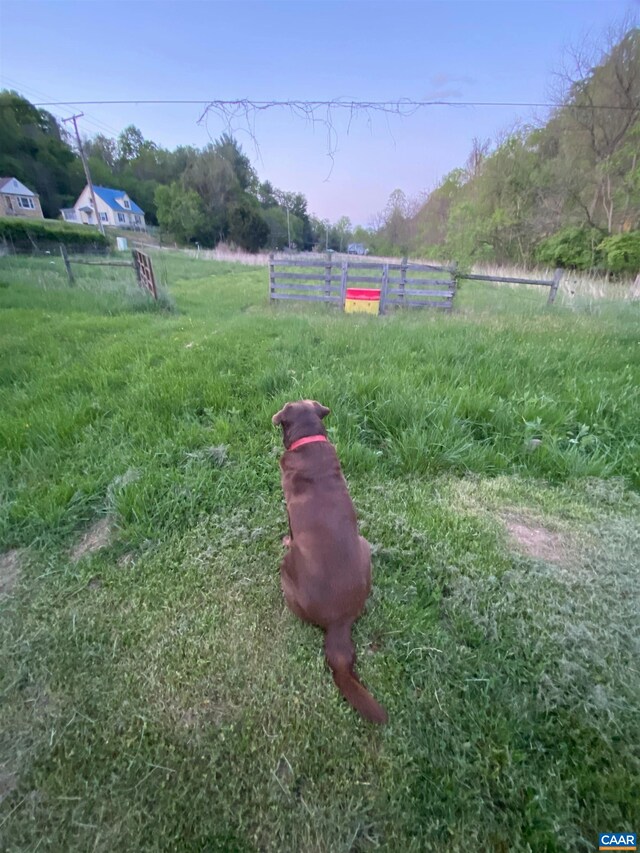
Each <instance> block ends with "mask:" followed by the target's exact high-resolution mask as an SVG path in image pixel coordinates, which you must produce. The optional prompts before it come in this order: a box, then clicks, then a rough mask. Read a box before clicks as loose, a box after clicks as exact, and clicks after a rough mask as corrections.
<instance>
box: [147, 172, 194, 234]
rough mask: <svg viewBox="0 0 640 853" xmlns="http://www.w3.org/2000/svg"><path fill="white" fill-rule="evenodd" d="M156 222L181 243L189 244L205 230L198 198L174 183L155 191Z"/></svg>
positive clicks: (190, 191) (192, 192)
mask: <svg viewBox="0 0 640 853" xmlns="http://www.w3.org/2000/svg"><path fill="white" fill-rule="evenodd" d="M155 201H156V205H157V210H158V222H159V223H160V225H161V227H162V228H163V229H164V230H166V231H168V232H170V233H171V234H173V235H174V236H175V238H176V239H177V240H180V241H181V242H185V243H189V242H191V241H193V240H196V239H197V238H198V237H199V236H201V235H202V234H203V232H204V230H205V225H206V219H205V212H204V208H203V204H202V200H201V199H200V196H199V195H198V194H197V193H196V192H194V191H193V190H188V189H184V188H183V187H182V186H181V185H180V184H179V183H177V182H174V183H173V184H171V185H170V186H168V187H163V186H160V187H158V188H157V189H156V198H155Z"/></svg>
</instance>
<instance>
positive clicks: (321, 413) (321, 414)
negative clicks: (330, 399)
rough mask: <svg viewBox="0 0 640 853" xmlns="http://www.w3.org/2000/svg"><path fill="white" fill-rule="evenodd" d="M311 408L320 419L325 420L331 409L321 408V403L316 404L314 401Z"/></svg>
mask: <svg viewBox="0 0 640 853" xmlns="http://www.w3.org/2000/svg"><path fill="white" fill-rule="evenodd" d="M313 408H314V410H315V413H316V414H317V415H318V417H320V418H326V417H327V415H330V414H331V409H327V407H326V406H323V405H322V403H318V402H316V401H315V400H314V401H313Z"/></svg>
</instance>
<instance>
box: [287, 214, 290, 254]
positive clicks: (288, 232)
mask: <svg viewBox="0 0 640 853" xmlns="http://www.w3.org/2000/svg"><path fill="white" fill-rule="evenodd" d="M287 239H288V242H289V248H291V228H290V226H289V208H287Z"/></svg>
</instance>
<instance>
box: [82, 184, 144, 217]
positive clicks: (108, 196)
mask: <svg viewBox="0 0 640 853" xmlns="http://www.w3.org/2000/svg"><path fill="white" fill-rule="evenodd" d="M93 189H94V192H95V194H96V195H98V196H100V198H101V199H102V201H104V202H105V204H108V205H109V207H110V208H111V209H112V210H124V211H130V212H131V213H142V215H143V216H144V210H142V208H141V207H138V205H137V204H136V203H135V201H134V200H133V199H132V198H130V199H129V203H130V204H131V207H130V208H128V207H125V206H124V205H122V204H120V202H119V201H118V199H119V198H122V196H123V195H126V193H125V191H124V190H114V189H112V188H111V187H98V186H96V185H95V184H94V185H93Z"/></svg>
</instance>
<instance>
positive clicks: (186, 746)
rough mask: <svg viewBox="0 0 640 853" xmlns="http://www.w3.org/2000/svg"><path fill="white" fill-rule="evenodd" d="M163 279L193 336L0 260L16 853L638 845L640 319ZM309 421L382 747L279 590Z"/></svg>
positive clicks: (3, 511) (176, 275) (1, 776)
mask: <svg viewBox="0 0 640 853" xmlns="http://www.w3.org/2000/svg"><path fill="white" fill-rule="evenodd" d="M154 260H155V263H156V270H157V273H158V276H159V277H160V279H161V281H163V283H164V285H165V287H166V288H167V290H168V291H169V293H170V297H171V300H172V303H173V306H174V307H173V308H172V310H167V309H166V308H159V307H157V306H154V305H152V304H151V301H150V300H149V301H147V302H146V303H142V302H140V301H139V300H140V298H141V297H144V296H145V295H144V294H143V293H141V292H140V293H139V292H138V291H137V290H135V289H131V288H130V287H129V285H128V284H127V282H126V281H125V280H124V279H122V280H121V279H119V278H116V277H114V278H113V279H110V278H109V275H105V274H103V273H99V272H98V271H97V270H93V269H92V268H85V269H86V270H87V271H88V272H87V273H86V274H84V273H83V274H82V276H79V281H78V285H77V286H76V287H75V288H69V287H68V285H67V283H66V282H65V279H64V271H63V269H62V268H61V267H58V266H56V264H58V261H57V259H56V260H55V263H54V264H53V265H51V264H49V263H48V261H42V260H38V261H33V260H16V259H6V258H5V259H0V281H2V282H4V283H5V284H6V287H2V288H0V312H1V313H0V322H1V323H2V337H1V344H0V346H1V347H2V358H1V360H0V389H1V393H2V401H3V404H2V407H1V408H0V443H1V444H2V447H3V449H4V450H5V454H4V456H3V459H2V461H1V462H0V496H1V501H0V538H1V540H2V543H3V544H2V546H1V547H0V554H2V553H4V554H5V555H6V553H7V552H8V551H11V553H12V554H13V553H14V549H17V552H18V554H19V564H20V572H19V580H18V583H17V585H16V586H15V588H14V589H13V591H12V592H11V594H10V595H8V597H6V598H5V600H4V604H2V605H0V606H2V607H3V613H2V618H1V619H0V642H1V646H0V648H2V656H3V657H2V662H3V665H2V666H0V691H1V693H0V695H2V699H3V705H2V709H1V710H0V715H2V716H1V725H0V732H2V734H1V735H0V738H1V739H0V792H2V791H3V790H4V791H6V796H5V798H4V800H3V801H2V803H1V804H0V825H1V829H2V832H3V833H4V837H5V839H6V841H5V844H6V846H7V849H10V850H35V849H36V848H37V849H40V850H47V849H51V850H70V851H75V850H78V851H80V850H87V849H89V850H97V851H99V850H115V849H118V850H136V851H142V850H165V849H166V850H173V849H180V850H194V851H196V850H198V851H200V850H274V851H276V850H277V851H300V850H305V851H306V850H309V851H311V850H319V851H320V850H322V851H324V850H326V851H342V850H344V851H347V850H358V851H365V850H373V849H385V850H392V849H402V850H408V851H413V850H415V851H422V850H429V849H436V847H438V848H440V847H443V846H446V847H448V848H449V849H451V850H463V849H468V848H469V845H470V843H471V844H473V845H474V846H478V847H480V846H481V847H484V848H486V849H491V850H505V851H506V850H589V849H592V847H593V845H594V844H595V840H596V837H597V833H598V832H599V831H603V830H602V827H603V826H604V827H605V828H606V827H607V826H618V827H621V828H623V827H625V826H632V824H633V821H634V818H635V817H636V816H637V811H636V804H637V779H638V778H639V774H640V766H639V764H638V760H639V759H638V755H637V750H636V744H637V742H638V710H637V709H638V705H637V701H636V700H637V695H638V688H639V686H640V685H639V682H638V674H637V667H636V666H635V663H634V654H635V651H634V649H636V646H635V645H634V644H636V643H637V628H636V627H635V622H634V619H633V614H634V612H635V609H636V608H637V602H638V594H639V585H638V569H637V567H638V565H639V564H640V522H639V510H640V503H639V498H638V487H639V486H640V454H639V452H638V451H639V447H638V430H637V424H638V420H639V417H638V416H639V413H640V363H639V362H638V359H637V346H638V320H639V319H640V314H639V309H638V306H637V305H635V304H629V303H624V304H622V305H621V306H613V307H612V306H608V305H604V306H603V307H602V309H601V310H599V311H598V312H593V311H591V310H584V311H581V310H574V309H569V308H565V307H563V306H562V305H558V306H555V307H554V308H553V309H548V308H547V307H546V306H545V304H544V298H545V297H544V295H543V296H542V298H538V299H535V300H534V299H529V298H528V296H527V295H526V293H525V292H523V291H522V290H515V289H514V290H511V289H502V288H495V287H494V288H492V287H491V286H488V287H487V288H484V289H479V288H475V287H474V288H471V287H468V288H467V287H463V288H462V290H461V293H460V302H459V305H458V307H457V309H456V311H455V312H454V313H453V314H452V315H450V316H442V315H439V314H438V315H436V314H431V313H419V312H413V313H401V312H398V313H397V314H393V315H390V316H388V317H384V318H376V317H366V316H363V317H355V316H345V315H343V314H341V313H340V312H338V311H336V310H333V309H332V308H329V307H327V306H322V305H321V306H317V307H313V308H308V307H307V306H305V305H294V306H282V305H277V306H271V305H269V304H268V299H267V276H266V271H265V270H264V269H261V268H248V267H243V266H241V265H239V264H235V263H213V262H207V261H202V260H195V259H192V258H189V257H186V256H184V255H182V254H176V255H173V254H171V253H166V252H165V253H158V255H157V257H156V258H155V259H154ZM98 269H99V268H98ZM127 272H128V271H127ZM538 296H539V294H538ZM145 298H146V297H145ZM142 304H144V305H145V306H146V307H147V308H148V310H146V311H145V312H144V313H141V312H140V311H139V308H140V306H141V305H142ZM301 397H313V398H316V399H319V400H321V401H322V402H323V403H325V404H327V405H328V406H330V407H331V409H332V414H331V416H330V417H329V418H328V419H327V422H326V423H327V426H328V427H329V433H330V437H331V439H332V441H334V442H335V444H336V446H337V449H338V453H339V455H340V458H341V461H342V464H343V468H344V471H345V474H346V476H347V478H348V480H349V484H350V488H351V490H352V493H353V496H354V499H355V501H356V505H357V507H358V512H359V517H360V520H361V524H362V529H363V533H364V534H365V535H366V536H367V538H368V539H369V540H370V542H371V543H372V547H373V552H374V592H373V595H372V599H371V602H370V607H369V610H368V613H367V614H366V615H365V616H364V618H363V619H362V620H361V621H360V622H359V623H358V625H357V628H356V632H355V638H356V645H357V648H358V654H359V659H360V660H359V670H360V672H361V675H362V677H363V680H364V681H365V682H366V683H367V684H368V685H369V686H370V687H371V689H372V691H373V692H374V694H375V695H376V697H377V698H379V699H380V700H381V701H382V702H384V704H385V705H386V706H387V707H388V709H389V712H390V716H391V722H390V725H389V726H388V727H386V728H385V729H384V730H381V731H378V730H376V732H372V730H371V728H370V727H368V726H367V725H366V724H365V723H363V722H362V721H361V720H359V719H358V718H357V717H356V716H355V715H354V714H353V713H352V712H351V711H350V710H349V709H348V708H347V707H346V706H345V704H344V703H343V702H342V701H341V700H340V698H339V696H338V695H337V692H336V691H335V689H334V687H333V685H332V682H331V679H330V677H328V676H327V673H326V672H325V669H324V663H323V658H322V653H321V642H320V638H319V637H318V635H317V633H316V632H315V630H314V629H312V628H310V627H309V626H305V625H302V624H301V623H299V622H298V621H297V620H295V619H294V618H293V617H292V616H291V614H289V612H288V611H287V610H286V609H285V608H284V606H283V603H282V598H281V594H280V591H279V587H278V581H277V565H278V561H279V558H280V555H281V548H280V544H279V543H280V537H281V536H282V535H283V533H284V532H285V529H286V515H285V513H284V509H283V506H282V496H281V491H280V485H279V475H278V465H277V458H278V455H279V453H280V452H281V444H280V438H279V436H278V434H277V432H276V431H275V430H274V429H273V428H272V427H271V423H270V416H271V415H272V414H273V412H274V411H276V409H277V408H279V407H280V406H281V405H282V403H283V402H284V401H285V400H288V399H296V398H301ZM514 515H516V516H517V518H518V519H519V520H520V522H521V523H522V524H525V525H528V526H529V528H530V529H531V530H532V531H536V530H538V531H540V530H541V529H542V530H548V531H551V532H552V533H553V536H554V537H556V539H557V540H558V541H561V542H562V546H563V547H562V550H561V553H560V554H559V556H558V561H557V562H553V561H552V562H545V561H543V560H541V559H538V558H536V557H535V556H531V555H527V553H526V552H523V550H522V543H517V542H513V541H511V540H510V539H509V535H508V532H507V527H505V524H504V521H503V519H505V518H511V517H513V516H514ZM97 520H103V522H104V524H105V525H106V526H107V527H108V529H109V531H110V535H109V537H105V540H104V542H103V543H102V544H103V546H104V547H102V548H101V549H100V550H95V551H91V550H89V551H87V553H86V554H84V556H78V555H79V553H80V551H79V549H78V548H77V546H78V543H79V542H80V541H83V542H84V541H90V538H89V540H86V539H85V535H86V533H87V531H88V530H89V531H91V530H92V528H93V525H94V524H95V522H96V521H97ZM103 526H104V525H103ZM554 541H556V540H555V539H554ZM12 559H13V558H12ZM16 559H17V558H16ZM0 565H2V563H1V562H0ZM611 614H615V618H612V616H611ZM0 796H1V793H0Z"/></svg>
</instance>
